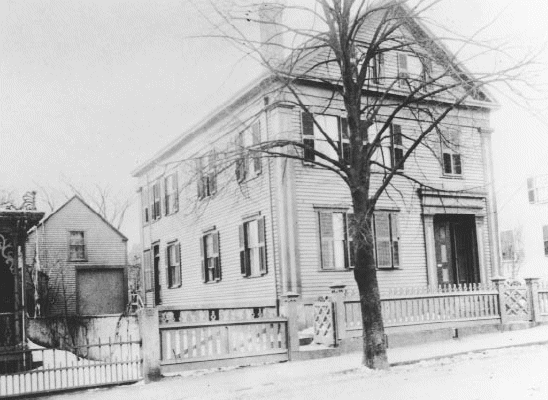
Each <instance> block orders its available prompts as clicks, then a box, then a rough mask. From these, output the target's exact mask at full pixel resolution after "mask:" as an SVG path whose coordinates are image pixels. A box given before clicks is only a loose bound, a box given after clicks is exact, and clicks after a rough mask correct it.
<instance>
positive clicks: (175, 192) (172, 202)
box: [164, 172, 179, 215]
mask: <svg viewBox="0 0 548 400" xmlns="http://www.w3.org/2000/svg"><path fill="white" fill-rule="evenodd" d="M177 178H178V174H177V172H174V173H172V174H171V175H168V176H167V177H166V178H165V179H164V191H165V194H164V195H165V198H164V200H165V205H164V208H165V211H166V215H169V214H173V213H176V212H177V211H179V182H178V179H177Z"/></svg>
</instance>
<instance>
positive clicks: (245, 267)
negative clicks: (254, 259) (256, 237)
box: [238, 224, 250, 276]
mask: <svg viewBox="0 0 548 400" xmlns="http://www.w3.org/2000/svg"><path fill="white" fill-rule="evenodd" d="M238 228H239V238H240V272H241V273H242V276H249V274H250V263H249V259H248V256H247V251H246V250H247V249H246V233H245V225H244V224H242V225H240V226H239V227H238Z"/></svg>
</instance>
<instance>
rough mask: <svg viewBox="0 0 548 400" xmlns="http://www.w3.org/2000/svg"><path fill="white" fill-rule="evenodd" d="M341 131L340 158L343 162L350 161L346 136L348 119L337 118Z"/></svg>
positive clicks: (348, 142)
mask: <svg viewBox="0 0 548 400" xmlns="http://www.w3.org/2000/svg"><path fill="white" fill-rule="evenodd" d="M339 125H340V132H341V146H342V159H343V161H344V162H345V163H347V164H348V163H350V138H349V136H348V120H347V119H346V118H339Z"/></svg>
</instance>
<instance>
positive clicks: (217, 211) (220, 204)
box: [139, 97, 277, 307]
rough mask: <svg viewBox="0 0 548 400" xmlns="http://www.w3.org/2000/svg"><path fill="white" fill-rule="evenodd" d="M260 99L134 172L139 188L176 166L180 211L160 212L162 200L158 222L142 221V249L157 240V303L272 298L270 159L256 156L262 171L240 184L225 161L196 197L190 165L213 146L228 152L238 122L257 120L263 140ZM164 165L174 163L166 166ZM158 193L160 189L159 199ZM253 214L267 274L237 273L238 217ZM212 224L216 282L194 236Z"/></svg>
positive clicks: (212, 303)
mask: <svg viewBox="0 0 548 400" xmlns="http://www.w3.org/2000/svg"><path fill="white" fill-rule="evenodd" d="M261 103H262V97H259V98H256V99H254V101H251V102H249V103H248V104H245V105H244V106H243V107H242V108H241V109H240V110H238V111H237V112H235V113H234V114H233V115H230V116H228V117H227V118H225V119H223V120H222V121H221V122H220V123H218V124H216V125H214V126H213V127H212V128H211V129H210V130H208V131H207V132H204V134H203V136H201V137H200V138H198V139H195V140H193V141H191V142H189V143H188V144H186V145H185V146H183V147H182V148H181V149H179V151H177V152H176V153H175V154H173V155H172V156H171V157H170V158H169V159H167V160H166V161H165V164H162V165H161V166H158V167H156V168H153V169H151V170H149V171H147V172H146V173H145V174H143V175H142V176H140V177H139V186H140V187H144V186H146V185H147V183H148V184H150V183H152V182H154V181H155V180H156V179H158V178H161V177H164V176H167V175H169V174H170V173H172V172H173V171H175V170H176V171H177V172H178V175H179V188H180V190H179V203H180V209H179V211H178V212H176V213H174V214H171V215H167V216H166V215H164V214H165V212H164V211H165V210H164V204H163V201H162V217H161V218H160V219H159V220H158V221H155V222H152V223H149V224H143V245H144V246H143V248H144V249H145V250H147V249H150V248H151V245H152V244H153V243H155V242H159V243H160V264H161V269H160V284H161V286H162V288H161V298H162V306H168V307H169V306H178V305H179V306H180V305H184V306H191V305H198V306H204V307H215V306H219V305H221V304H228V303H234V302H246V303H248V304H253V303H255V304H259V303H260V304H264V303H268V304H271V305H275V303H276V297H277V296H276V268H275V267H274V259H275V252H276V251H277V246H276V245H275V244H274V241H273V240H274V237H273V218H272V216H273V214H272V212H271V210H272V208H271V202H270V190H271V189H270V187H269V185H270V179H269V177H268V171H269V169H270V166H269V164H271V163H272V161H271V160H266V159H263V160H261V162H262V172H261V174H259V175H258V176H256V177H254V178H252V179H246V181H244V182H243V183H240V184H238V183H237V182H236V178H235V166H234V165H230V166H228V167H227V168H226V169H224V170H223V171H221V172H220V173H218V175H217V185H218V192H217V193H216V194H215V195H214V196H212V197H208V198H205V199H202V200H199V199H198V198H197V183H196V175H195V168H194V165H195V164H194V162H195V161H194V160H195V158H196V157H200V156H203V155H205V154H207V153H208V152H209V151H210V150H211V149H213V148H215V149H216V150H217V151H218V152H219V153H220V155H221V156H222V155H223V154H229V153H230V154H232V153H233V152H234V148H235V147H234V143H235V139H236V135H237V134H238V133H239V131H240V129H242V128H241V127H242V122H243V121H259V123H260V128H261V137H262V138H263V140H265V138H266V135H267V129H266V126H267V123H269V121H267V118H266V116H265V115H264V114H261V113H259V112H260V110H261V108H260V107H261ZM203 138H207V139H206V140H204V139H203ZM182 160H189V161H182ZM164 165H175V166H176V167H174V168H165V166H164ZM163 194H164V189H163V188H162V198H163ZM252 214H256V215H260V216H261V217H263V216H264V217H265V225H266V246H267V265H268V273H267V274H266V275H263V276H260V277H249V278H246V277H243V276H242V275H241V272H240V253H239V236H238V235H239V231H238V229H239V225H240V224H242V222H243V218H244V217H246V216H249V215H252ZM212 227H215V228H216V229H217V231H218V232H219V234H220V258H221V271H222V279H221V281H220V282H208V283H204V282H203V280H202V272H201V268H202V266H201V254H200V247H199V240H200V238H201V237H202V235H203V234H204V231H206V230H207V229H210V228H212ZM172 241H178V242H180V243H181V264H182V265H181V278H182V284H181V286H180V287H177V288H167V276H166V266H167V264H166V257H165V252H166V246H167V244H168V243H170V242H172ZM147 299H148V301H149V304H150V300H151V296H150V295H148V296H147Z"/></svg>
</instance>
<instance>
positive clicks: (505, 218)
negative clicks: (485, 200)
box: [500, 174, 548, 279]
mask: <svg viewBox="0 0 548 400" xmlns="http://www.w3.org/2000/svg"><path fill="white" fill-rule="evenodd" d="M500 215H501V217H500V249H501V260H502V265H503V269H504V275H505V276H507V277H515V278H528V277H538V278H543V279H548V174H547V175H536V176H532V177H530V178H528V179H527V183H526V184H525V182H524V183H523V184H522V185H521V186H520V187H519V188H518V189H517V190H514V191H513V193H512V196H511V198H510V199H509V200H508V201H507V202H506V204H505V207H504V209H503V210H502V211H501V212H500Z"/></svg>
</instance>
